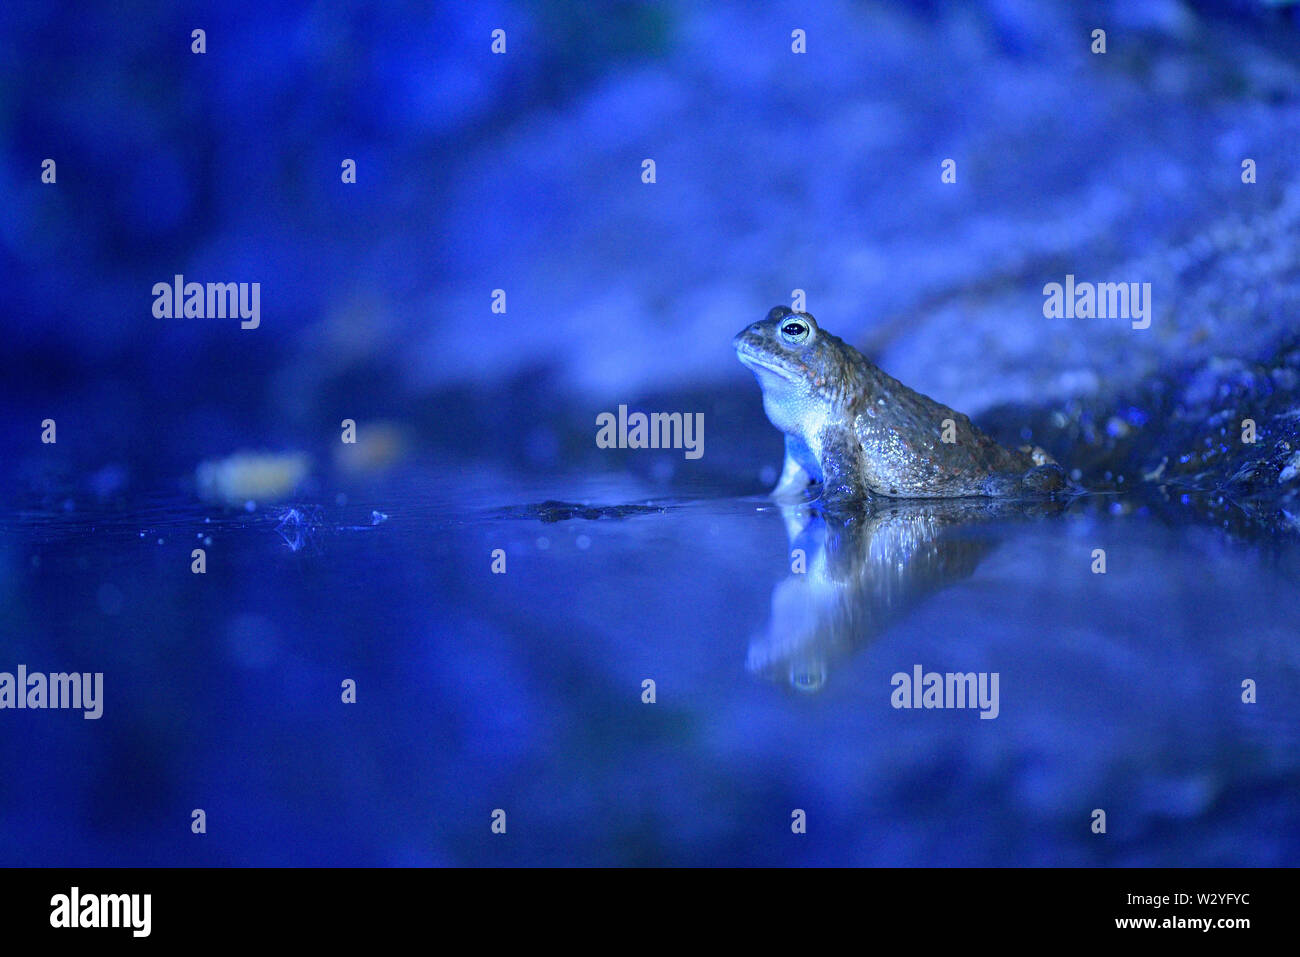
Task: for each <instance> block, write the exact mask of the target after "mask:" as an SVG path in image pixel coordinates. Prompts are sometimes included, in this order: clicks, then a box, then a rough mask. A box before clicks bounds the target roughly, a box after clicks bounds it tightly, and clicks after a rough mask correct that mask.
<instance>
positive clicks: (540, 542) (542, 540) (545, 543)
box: [537, 535, 551, 551]
mask: <svg viewBox="0 0 1300 957" xmlns="http://www.w3.org/2000/svg"><path fill="white" fill-rule="evenodd" d="M537 547H538V548H539V549H541V550H542V551H546V549H548V548H550V547H551V540H550V539H549V538H547V537H546V536H545V535H539V536H537Z"/></svg>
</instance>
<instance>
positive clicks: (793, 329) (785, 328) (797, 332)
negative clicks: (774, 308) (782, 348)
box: [781, 319, 808, 345]
mask: <svg viewBox="0 0 1300 957" xmlns="http://www.w3.org/2000/svg"><path fill="white" fill-rule="evenodd" d="M781 338H782V339H784V340H785V341H786V342H788V343H790V344H791V345H796V344H798V343H800V342H803V341H804V340H805V339H807V338H808V323H806V322H804V321H803V320H802V319H791V320H790V321H789V322H786V323H783V324H782V326H781Z"/></svg>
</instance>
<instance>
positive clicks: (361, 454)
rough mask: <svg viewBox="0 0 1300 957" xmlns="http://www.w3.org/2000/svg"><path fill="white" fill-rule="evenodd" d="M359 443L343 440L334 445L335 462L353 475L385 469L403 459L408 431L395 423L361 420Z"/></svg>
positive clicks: (343, 470)
mask: <svg viewBox="0 0 1300 957" xmlns="http://www.w3.org/2000/svg"><path fill="white" fill-rule="evenodd" d="M356 439H357V440H356V442H355V443H348V442H342V443H340V444H339V445H338V446H336V448H335V452H334V464H335V465H337V466H338V468H339V470H340V471H342V472H347V473H350V474H353V475H359V474H374V473H378V472H383V471H385V470H386V469H388V468H390V467H391V466H393V465H395V464H396V463H397V462H398V461H400V460H401V459H402V458H403V457H404V456H405V455H406V451H407V446H408V442H407V437H406V432H405V430H404V429H403V428H402V427H401V426H400V425H396V424H394V423H392V422H362V423H360V424H358V426H357V434H356Z"/></svg>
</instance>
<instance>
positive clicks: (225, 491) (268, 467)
mask: <svg viewBox="0 0 1300 957" xmlns="http://www.w3.org/2000/svg"><path fill="white" fill-rule="evenodd" d="M310 471H311V457H310V456H308V455H307V454H305V453H303V452H248V451H244V452H236V453H235V454H234V455H231V456H229V457H228V458H224V459H209V460H208V461H206V462H201V463H199V467H198V469H197V470H195V474H194V477H195V481H196V482H197V484H198V490H199V496H200V497H201V498H203V500H204V501H207V502H221V503H223V504H225V505H235V506H238V505H243V504H244V503H245V502H248V501H254V502H256V501H275V500H277V499H281V498H283V497H285V496H287V495H289V494H291V493H292V492H293V491H294V489H296V488H297V487H298V484H299V483H300V482H301V481H302V480H303V479H304V478H306V477H307V473H308V472H310Z"/></svg>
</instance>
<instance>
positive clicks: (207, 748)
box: [0, 473, 1300, 865]
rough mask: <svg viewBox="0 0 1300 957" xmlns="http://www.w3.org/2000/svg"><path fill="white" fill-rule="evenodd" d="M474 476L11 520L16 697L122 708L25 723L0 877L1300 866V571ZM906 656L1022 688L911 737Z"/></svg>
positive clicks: (748, 503)
mask: <svg viewBox="0 0 1300 957" xmlns="http://www.w3.org/2000/svg"><path fill="white" fill-rule="evenodd" d="M449 478H450V477H449V476H448V475H430V474H427V473H415V474H408V475H407V476H406V477H405V478H403V479H401V480H399V481H397V482H396V483H393V484H392V485H390V486H389V487H388V488H386V489H385V490H384V491H383V494H382V495H376V496H375V497H374V498H373V499H371V500H364V501H361V500H356V499H353V500H350V501H349V500H346V499H341V498H329V499H326V500H322V501H315V502H312V501H305V502H300V503H297V506H298V507H297V510H296V511H294V512H288V511H287V509H286V507H264V506H259V507H256V508H255V509H254V510H253V511H244V510H232V509H225V508H217V507H213V506H210V505H203V504H199V503H197V502H196V501H195V500H193V499H192V498H190V497H188V496H185V495H183V494H173V493H168V494H167V495H165V496H161V497H159V498H157V499H155V500H152V501H148V502H146V501H138V500H137V501H131V502H125V503H122V502H119V503H117V504H115V505H112V506H106V505H97V504H92V503H86V502H78V501H76V500H72V499H70V500H68V501H66V502H64V503H61V504H60V505H59V506H58V507H57V508H55V509H53V510H26V511H18V510H10V511H8V512H3V513H0V569H2V570H3V571H4V574H3V575H0V581H2V582H4V583H5V584H6V587H7V588H8V593H7V594H5V595H4V596H3V604H2V605H0V608H2V609H3V611H2V612H0V614H2V615H3V621H2V624H3V628H2V629H0V635H2V636H3V637H0V670H13V668H14V667H15V666H16V665H17V664H19V663H23V664H26V665H27V667H28V669H29V670H30V671H36V670H42V671H63V670H78V671H102V672H103V673H104V687H105V692H104V699H105V701H104V714H103V717H102V718H100V719H99V720H97V721H92V720H84V719H83V718H82V717H81V716H80V714H79V713H77V712H70V711H51V710H46V711H30V710H24V711H6V712H5V713H3V715H0V717H3V720H4V722H5V727H4V734H3V735H0V781H2V782H3V784H0V832H3V833H4V834H5V835H6V840H5V841H4V842H3V843H0V864H32V863H41V864H70V865H91V864H112V865H124V864H146V865H148V864H365V865H384V864H489V863H496V864H505V863H513V864H568V863H575V864H722V863H732V864H814V863H816V864H873V865H876V864H923V865H946V864H994V865H998V864H1033V865H1052V864H1082V865H1103V864H1106V865H1149V864H1172V865H1190V864H1204V865H1236V864H1242V865H1257V864H1295V863H1296V862H1297V861H1298V860H1300V853H1298V852H1300V818H1298V816H1297V811H1296V802H1295V794H1296V787H1297V784H1300V750H1298V749H1297V744H1298V743H1300V742H1298V741H1297V729H1298V728H1300V720H1297V719H1298V718H1300V695H1298V694H1297V692H1300V652H1298V651H1297V645H1296V639H1295V622H1296V620H1297V611H1298V610H1300V597H1298V596H1297V591H1296V589H1295V587H1294V585H1295V582H1296V580H1297V575H1296V572H1297V565H1298V563H1300V554H1298V553H1297V549H1296V547H1295V546H1294V544H1289V543H1278V542H1274V541H1267V542H1264V543H1259V542H1249V541H1240V540H1237V539H1234V538H1232V537H1229V535H1228V534H1227V533H1225V532H1224V531H1222V530H1220V529H1216V528H1214V527H1210V526H1206V525H1200V524H1194V523H1183V522H1170V521H1169V520H1168V519H1167V518H1166V517H1163V516H1161V515H1158V514H1155V513H1153V512H1152V511H1151V509H1149V508H1148V507H1147V506H1146V505H1145V504H1144V503H1143V502H1141V501H1140V500H1137V499H1126V498H1121V497H1118V496H1099V495H1092V496H1085V497H1083V498H1082V499H1080V500H1078V501H1076V502H1073V503H1071V504H1069V505H1066V506H1061V507H1045V506H1026V507H1018V506H1011V507H1000V508H997V509H993V508H991V507H989V506H988V505H968V506H958V507H952V506H944V505H941V504H940V505H936V504H925V503H920V504H912V505H908V504H896V505H892V506H888V507H880V508H877V509H875V510H874V511H871V512H869V513H863V514H861V515H858V516H856V517H855V518H854V519H853V520H852V521H848V522H844V521H838V520H834V519H832V520H830V521H829V522H828V521H827V520H826V519H825V518H823V517H820V516H818V515H817V514H816V513H814V512H811V511H809V510H807V509H787V510H785V511H782V510H781V509H778V508H776V507H775V506H773V505H772V504H771V503H769V502H768V501H767V500H766V499H765V498H763V497H761V496H743V497H692V498H689V499H688V498H673V497H662V496H660V497H656V496H654V495H652V494H649V493H648V492H647V490H646V489H644V488H641V487H640V486H639V485H638V483H637V481H636V480H633V479H625V478H610V479H599V480H591V479H586V480H581V481H577V480H575V481H554V482H550V483H546V482H538V483H532V484H522V483H518V482H512V481H510V480H509V479H506V478H500V479H498V478H493V477H491V476H488V477H484V478H481V479H479V480H478V481H477V484H474V483H472V482H471V483H470V486H471V487H465V488H458V487H456V486H455V484H454V483H453V482H451V481H449ZM462 478H463V474H462ZM431 490H436V491H431ZM548 500H560V501H565V502H571V503H586V504H587V505H589V506H591V509H589V510H588V511H587V512H586V513H585V514H587V515H597V516H600V517H587V518H584V517H581V515H582V514H583V513H581V512H579V513H578V514H576V515H574V517H566V516H567V515H569V514H570V512H568V511H566V510H564V509H556V508H554V507H552V508H550V509H543V510H530V508H529V506H535V505H537V504H539V503H542V502H546V501H548ZM630 503H635V504H639V505H643V506H650V508H648V509H645V510H640V511H638V512H636V513H634V514H629V515H625V516H620V514H619V512H618V510H617V509H616V508H611V509H607V510H606V511H604V512H602V511H600V507H601V506H620V505H626V504H630ZM376 513H378V514H376ZM286 515H287V517H288V520H287V521H286V520H285V518H286ZM534 515H537V516H539V517H533V516H534ZM382 516H387V518H386V519H384V518H382ZM543 519H552V520H549V521H547V520H543ZM372 523H375V524H372ZM792 535H793V537H791V536H792ZM209 539H210V544H205V543H206V542H207V540H209ZM198 546H203V547H205V549H206V552H207V563H208V564H207V572H206V574H204V575H196V574H193V573H192V572H191V571H190V563H191V559H190V552H191V549H192V548H194V547H198ZM295 546H296V547H295ZM794 548H801V549H803V551H804V555H805V565H804V566H803V567H805V568H806V571H804V572H803V573H797V572H792V571H791V565H792V561H793V559H792V557H791V552H792V550H793V549H794ZM1096 548H1102V549H1104V550H1105V555H1106V571H1105V573H1104V574H1096V573H1094V572H1093V571H1092V567H1093V565H1094V562H1095V559H1094V556H1093V550H1094V549H1096ZM494 549H502V550H504V554H505V562H506V565H505V568H506V570H505V573H504V574H494V573H493V572H492V564H493V558H492V553H493V550H494ZM916 665H920V666H922V668H923V669H924V670H925V671H931V670H933V671H938V672H987V673H993V672H996V673H998V675H999V689H1000V693H999V709H998V715H997V717H996V718H992V719H982V718H980V717H979V711H978V710H972V709H930V710H926V709H920V710H911V709H896V708H894V707H892V706H891V693H892V691H893V687H892V685H891V678H892V676H893V675H894V674H895V673H898V672H904V673H907V674H909V675H910V674H911V673H912V670H913V668H914V666H916ZM345 679H353V680H355V682H356V687H357V701H356V703H355V704H345V703H343V701H342V700H341V685H342V682H343V681H344V680H345ZM646 679H651V680H653V681H654V683H655V684H654V689H655V699H656V700H655V702H654V703H653V704H650V703H644V702H643V700H642V695H643V684H642V683H643V682H644V681H645V680H646ZM1246 679H1252V680H1254V681H1255V682H1256V683H1257V685H1258V702H1257V703H1254V704H1246V703H1243V702H1242V700H1241V699H1242V682H1243V681H1244V680H1246ZM196 808H202V809H203V810H204V811H205V812H206V816H207V833H205V834H201V835H198V834H193V833H191V830H190V823H191V812H192V811H193V810H194V809H196ZM496 809H501V810H504V811H505V812H506V822H507V823H506V833H505V834H493V833H492V832H491V823H492V813H493V811H494V810H496ZM795 809H801V810H803V811H804V812H805V814H806V818H807V833H806V834H794V833H792V830H791V821H792V813H793V812H794V811H795ZM1095 809H1101V810H1104V811H1105V813H1106V826H1107V829H1106V833H1105V834H1094V833H1092V830H1091V825H1092V821H1093V812H1094V810H1095Z"/></svg>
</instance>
